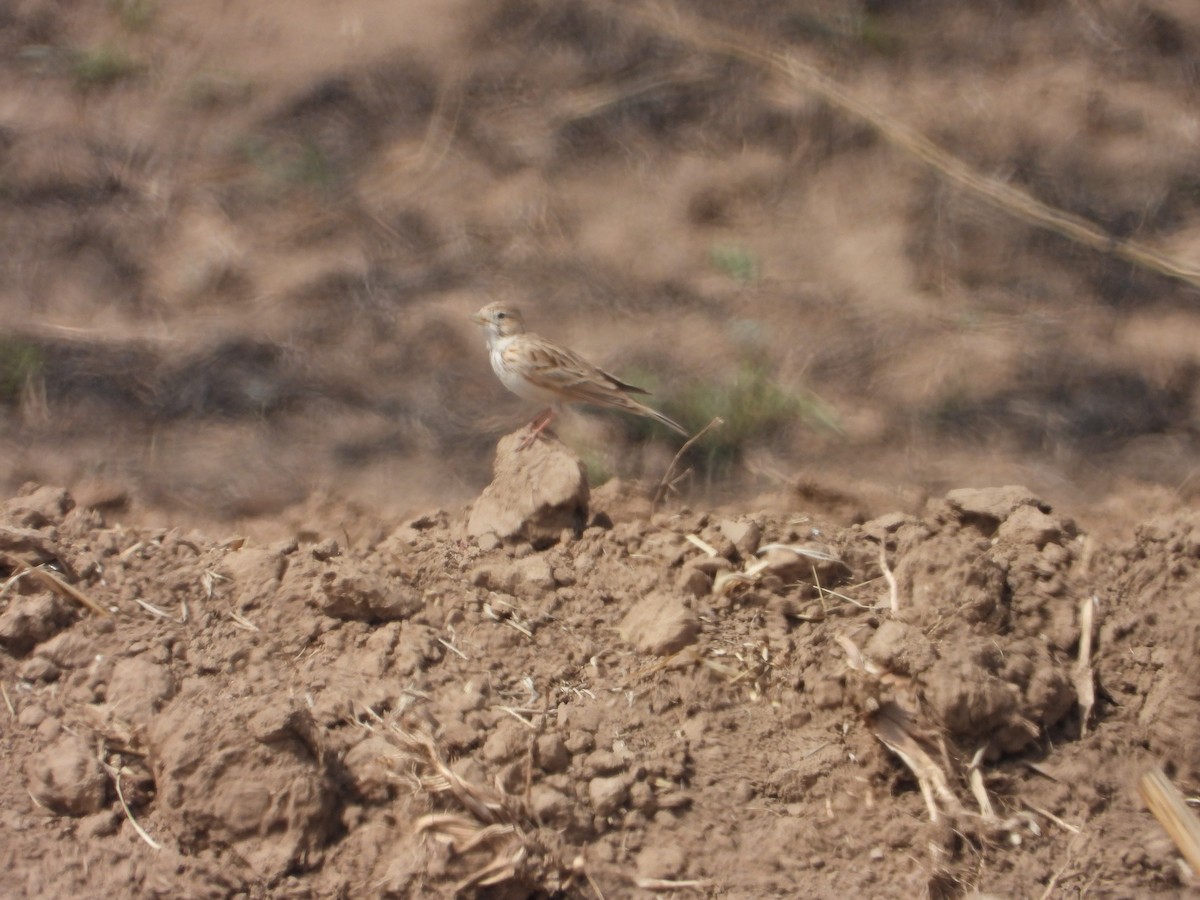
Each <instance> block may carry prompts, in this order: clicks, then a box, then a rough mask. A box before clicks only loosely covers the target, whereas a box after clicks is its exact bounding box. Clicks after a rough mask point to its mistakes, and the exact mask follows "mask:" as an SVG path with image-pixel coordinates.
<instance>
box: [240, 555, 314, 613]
mask: <svg viewBox="0 0 1200 900" xmlns="http://www.w3.org/2000/svg"><path fill="white" fill-rule="evenodd" d="M335 546H336V545H335ZM287 565H288V559H287V556H285V555H284V554H283V553H280V552H279V551H278V550H275V549H267V548H265V547H244V548H242V549H240V550H234V551H232V552H230V553H227V554H225V558H224V559H223V560H222V561H221V574H223V575H224V576H225V577H226V578H228V579H229V580H230V581H231V582H233V586H234V591H235V595H236V597H237V601H236V602H237V604H238V608H239V609H243V610H245V609H251V608H253V607H255V606H259V605H261V604H262V603H263V602H265V601H266V600H269V599H270V598H271V597H272V596H274V594H275V592H276V591H277V590H278V589H279V582H280V579H282V578H283V574H284V572H286V571H287Z"/></svg>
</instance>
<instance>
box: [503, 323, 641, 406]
mask: <svg viewBox="0 0 1200 900" xmlns="http://www.w3.org/2000/svg"><path fill="white" fill-rule="evenodd" d="M504 360H505V363H506V364H507V365H509V367H510V368H512V369H513V370H515V371H517V372H519V373H520V374H521V375H522V376H524V377H525V378H526V379H528V380H529V382H530V383H532V384H534V385H537V386H538V387H539V388H542V389H543V390H547V391H553V392H554V393H556V394H558V395H560V396H561V397H562V398H563V399H564V400H566V401H568V402H570V401H575V402H579V403H595V404H599V405H602V406H604V405H608V406H614V405H615V406H624V404H623V403H622V401H623V400H624V399H625V394H626V393H638V394H644V393H646V392H645V391H643V390H642V389H641V388H637V387H634V386H633V385H630V384H626V383H625V382H623V381H621V380H620V379H618V378H614V377H613V376H612V375H609V374H608V373H607V372H605V371H604V370H602V369H598V368H596V367H595V366H593V365H592V364H591V363H590V362H588V361H587V360H586V359H584V358H583V357H582V356H580V355H579V354H578V353H575V352H573V351H571V350H568V349H567V348H566V347H560V346H559V345H558V344H555V343H554V342H552V341H548V340H546V339H545V338H541V337H538V336H537V335H534V334H525V335H521V338H520V339H519V340H515V341H513V342H512V343H510V344H509V345H508V347H507V348H506V350H505V352H504Z"/></svg>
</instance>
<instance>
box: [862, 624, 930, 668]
mask: <svg viewBox="0 0 1200 900" xmlns="http://www.w3.org/2000/svg"><path fill="white" fill-rule="evenodd" d="M863 650H864V651H865V653H866V655H867V656H868V657H870V658H871V659H873V660H874V661H875V662H877V663H879V665H881V666H882V667H883V668H884V669H886V670H887V671H889V672H894V673H895V674H897V675H907V676H913V675H919V674H920V673H921V672H924V671H925V670H926V669H928V668H929V667H930V666H932V665H933V664H934V663H935V662H936V661H937V654H936V653H935V652H934V649H933V644H932V643H931V642H930V640H929V638H927V637H926V636H925V634H924V633H923V632H922V631H921V629H919V628H915V627H913V626H912V625H906V624H905V623H903V622H897V621H896V620H895V619H885V620H884V622H883V624H882V625H880V626H879V628H878V629H877V630H876V632H875V633H874V634H873V635H871V638H870V640H868V641H867V644H866V646H865V647H864V648H863Z"/></svg>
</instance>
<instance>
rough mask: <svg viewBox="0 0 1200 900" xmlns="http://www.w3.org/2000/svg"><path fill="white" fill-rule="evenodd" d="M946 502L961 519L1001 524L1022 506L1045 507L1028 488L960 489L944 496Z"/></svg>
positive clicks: (1012, 486)
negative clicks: (978, 519) (974, 519)
mask: <svg viewBox="0 0 1200 900" xmlns="http://www.w3.org/2000/svg"><path fill="white" fill-rule="evenodd" d="M946 502H947V503H949V504H950V506H951V507H952V508H953V509H955V510H957V511H959V512H960V513H961V514H962V516H963V518H971V517H975V518H981V519H990V520H992V521H993V522H1003V521H1004V520H1005V519H1007V518H1008V517H1009V516H1010V515H1012V513H1013V511H1014V510H1016V509H1018V508H1019V507H1022V506H1033V507H1036V508H1038V509H1042V510H1045V509H1047V507H1046V506H1045V504H1043V503H1042V501H1041V500H1039V499H1038V498H1037V497H1035V496H1034V495H1033V494H1032V493H1030V491H1029V489H1028V488H1024V487H1020V486H1017V485H1008V486H1007V487H998V488H960V489H959V490H956V491H950V492H949V493H948V494H946Z"/></svg>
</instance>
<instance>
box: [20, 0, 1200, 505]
mask: <svg viewBox="0 0 1200 900" xmlns="http://www.w3.org/2000/svg"><path fill="white" fill-rule="evenodd" d="M718 38H719V39H720V41H719V42H718V41H717V40H716V39H718ZM722 42H723V43H722ZM1197 60H1200V8H1198V7H1197V6H1196V5H1195V4H1193V3H1190V2H1183V0H1175V2H1172V0H1142V2H1134V3H1127V2H1122V3H1118V2H1115V0H1113V2H1109V0H1101V2H1096V3H1089V4H1055V3H1043V2H1022V3H991V4H961V3H954V2H949V0H917V2H911V3H889V2H872V0H839V2H832V0H828V2H821V0H811V2H799V0H791V2H784V0H776V2H768V0H761V2H757V0H756V2H751V3H745V4H737V5H730V4H720V3H714V2H710V0H692V2H678V3H675V4H672V5H670V6H666V7H654V6H652V7H646V6H644V5H642V4H626V3H621V2H601V0H596V2H592V0H587V2H577V0H562V2H549V0H545V2H543V0H453V2H449V3H446V2H437V3H435V2H431V0H423V2H416V0H405V2H396V0H387V2H384V0H364V2H362V3H357V4H354V5H353V6H352V7H344V8H343V7H342V6H336V5H330V4H325V3H318V2H307V0H299V2H292V3H287V4H284V3H282V2H263V3H256V4H252V5H246V6H244V7H239V8H237V9H233V8H232V7H230V6H229V5H228V4H227V3H223V2H217V0H194V2H190V3H187V4H165V3H159V2H155V0H109V2H106V3H96V4H85V3H63V2H55V0H16V2H14V3H12V4H10V5H8V6H6V7H5V8H4V9H3V10H2V11H0V71H3V78H2V79H0V229H2V235H3V246H4V248H5V249H4V252H3V254H0V310H3V313H4V319H5V323H6V324H5V330H4V333H3V335H0V460H3V468H2V469H0V473H2V474H3V477H4V481H5V484H6V487H7V488H8V489H9V490H10V491H11V490H13V489H15V487H16V486H17V485H19V484H20V483H21V482H23V481H25V480H38V481H43V482H54V483H60V484H65V485H67V486H69V487H72V488H74V489H76V490H79V491H84V492H85V493H86V492H87V491H91V492H92V493H94V494H95V496H97V497H110V496H111V497H121V498H126V500H127V501H128V502H130V503H132V508H134V509H141V510H160V511H163V512H164V513H168V514H170V515H173V516H182V515H190V516H194V517H196V518H229V517H243V518H244V517H255V516H265V517H269V516H276V515H281V514H283V513H284V511H286V510H289V509H293V508H296V507H297V506H298V505H300V506H303V505H304V504H306V503H307V504H310V505H311V504H312V503H314V502H317V501H318V500H319V498H321V497H328V496H336V497H338V498H342V499H343V500H345V501H346V502H363V503H370V504H373V505H378V506H383V507H387V508H395V509H407V508H413V507H418V506H424V505H429V504H434V505H452V504H453V503H456V502H459V501H461V500H463V499H466V498H469V497H471V496H472V495H473V494H474V493H475V492H476V491H477V490H478V489H479V487H480V486H481V485H482V484H483V483H485V482H486V480H487V477H488V470H489V466H490V459H491V450H492V448H493V446H494V443H495V440H496V438H497V437H498V436H499V435H500V434H502V433H504V432H505V431H506V430H510V429H512V428H515V427H517V426H519V425H520V424H522V423H523V422H524V421H525V420H526V419H527V418H528V417H531V416H532V415H533V413H534V412H536V410H531V409H528V408H525V407H523V406H522V405H521V404H520V403H519V402H518V401H516V400H515V398H511V397H509V396H507V395H506V394H505V392H504V390H503V388H502V387H501V386H500V385H499V384H498V383H497V382H496V381H495V379H494V378H493V377H492V375H491V372H490V370H489V368H488V365H487V361H486V355H485V353H484V351H483V344H482V338H481V336H480V335H479V334H478V333H477V331H476V330H475V329H474V327H473V326H472V325H471V324H470V322H469V321H468V320H467V315H468V314H469V313H470V312H472V311H474V310H475V309H477V308H478V307H480V306H482V305H483V304H484V303H486V302H488V301H490V300H493V299H501V298H502V299H507V300H511V301H514V302H518V303H519V304H520V305H522V307H523V308H524V309H525V312H526V318H527V319H528V320H529V322H530V324H531V326H532V327H533V328H534V329H535V330H537V331H539V332H542V333H544V334H546V335H547V336H549V337H551V338H554V339H556V340H560V341H562V342H564V343H567V344H569V345H571V346H573V347H575V348H576V349H578V350H579V351H580V352H582V353H584V355H586V356H588V357H589V358H590V359H592V360H593V361H595V362H596V363H598V364H600V365H603V366H605V367H606V368H608V369H611V370H613V371H614V372H615V373H617V374H619V375H621V376H622V377H624V378H627V379H629V380H631V381H633V382H634V383H638V384H644V385H645V386H646V387H647V388H650V389H651V390H652V391H653V392H654V394H655V397H654V398H653V401H652V402H654V403H656V404H657V405H658V406H659V407H660V408H662V409H663V410H664V411H665V412H667V413H668V414H669V415H671V416H673V417H675V418H677V419H678V420H680V421H681V422H683V423H685V424H686V425H687V426H688V427H689V428H692V429H697V430H698V429H699V428H701V427H703V426H704V425H705V424H706V423H707V422H708V421H710V420H711V419H712V418H713V417H716V416H720V417H721V418H723V419H724V420H725V425H724V427H723V428H721V429H716V430H713V431H711V432H710V433H708V434H706V435H705V437H704V439H702V440H701V441H699V442H697V444H696V446H695V447H693V448H692V449H691V451H690V452H689V459H688V463H689V465H691V466H692V468H693V470H694V477H693V479H692V480H691V482H690V483H689V484H688V485H687V486H686V487H685V493H688V494H689V496H691V497H692V499H694V500H697V501H699V500H713V499H721V498H724V497H729V496H733V495H738V494H745V493H748V492H752V493H755V494H757V493H760V492H765V491H778V492H782V493H783V494H785V495H786V494H787V493H788V492H793V496H795V493H796V492H800V493H803V492H804V491H809V494H807V495H806V496H809V497H811V496H812V492H811V487H812V485H813V484H817V485H821V486H825V487H828V488H829V490H831V491H834V492H836V493H838V494H839V495H850V496H855V497H858V498H859V500H858V502H856V503H851V504H850V506H851V507H852V508H853V509H854V510H856V511H861V512H865V511H870V510H871V509H872V507H873V506H874V505H877V504H880V503H882V504H888V503H891V504H894V503H896V502H899V501H900V500H908V501H913V502H915V499H919V497H920V495H921V494H922V493H923V492H924V491H930V490H941V489H944V488H946V487H953V486H963V485H968V484H979V483H996V482H1014V481H1015V482H1020V483H1025V484H1027V485H1029V486H1030V487H1032V488H1034V489H1035V490H1038V491H1040V492H1042V493H1043V494H1045V495H1047V496H1049V497H1051V498H1059V499H1062V500H1064V501H1068V500H1069V501H1071V502H1073V503H1080V502H1097V503H1103V502H1104V501H1105V498H1107V497H1110V496H1111V495H1112V494H1113V493H1114V492H1120V491H1130V490H1134V491H1137V490H1166V491H1170V492H1172V493H1173V494H1175V495H1177V496H1183V497H1185V498H1188V497H1196V496H1198V495H1200V477H1198V475H1197V473H1198V472H1200V467H1198V464H1197V460H1198V458H1200V455H1198V453H1197V449H1198V447H1200V427H1198V414H1200V392H1198V389H1197V373H1198V372H1200V365H1198V364H1200V307H1198V299H1197V298H1198V296H1200V294H1198V289H1197V285H1198V284H1200V276H1197V275H1196V274H1195V272H1194V270H1195V269H1196V268H1197V267H1198V266H1200V190H1198V189H1197V185H1200V143H1197V141H1196V140H1195V134H1196V130H1197V128H1200V119H1198V113H1197V111H1196V107H1195V103H1194V97H1195V92H1196V89H1197V87H1198V83H1200V63H1198V62H1197ZM926 141H928V142H931V143H928V144H927V143H925V142H926ZM930 148H932V150H931V149H930ZM939 154H940V155H939ZM1014 198H1015V199H1014ZM1047 211H1049V212H1047ZM1047 216H1050V221H1049V226H1048V224H1047V223H1048V219H1047ZM1054 216H1058V217H1060V219H1054V218H1053V217H1054ZM1062 222H1066V223H1067V225H1063V224H1062ZM1080 223H1082V224H1080ZM1068 225H1070V226H1072V227H1067V226H1068ZM1076 226H1078V227H1076ZM1073 227H1075V230H1074V231H1073V230H1072V228H1073ZM1078 228H1083V230H1084V232H1086V231H1087V229H1091V234H1092V235H1093V238H1092V239H1089V238H1087V236H1086V234H1082V236H1081V232H1080V231H1079V230H1078ZM1143 250H1145V252H1143ZM1163 260H1166V261H1165V262H1163ZM589 421H590V422H591V424H590V425H589V426H588V427H586V428H583V429H581V430H579V431H577V432H575V433H570V434H567V433H564V436H565V437H567V439H568V440H569V441H570V442H571V443H572V445H573V446H576V448H577V449H578V450H579V451H580V453H581V455H583V456H584V458H585V459H587V460H588V465H589V471H591V472H592V474H593V477H594V478H595V479H596V480H597V481H600V480H604V479H607V478H610V477H613V476H620V477H626V478H641V479H645V480H648V481H650V482H652V483H656V482H657V480H658V478H659V477H660V476H661V474H662V472H663V471H664V470H665V468H666V464H667V462H669V460H670V458H671V456H672V455H673V454H674V452H675V450H676V449H677V447H678V443H679V442H678V441H677V440H676V438H675V437H674V436H673V435H670V434H669V433H666V432H664V431H663V430H662V429H659V428H657V427H656V426H653V425H652V424H650V423H648V422H645V421H641V420H630V419H624V418H620V417H614V416H613V415H611V414H607V413H600V414H595V415H594V416H593V417H592V418H591V419H590V420H589ZM855 514H858V513H857V512H856V513H855Z"/></svg>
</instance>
